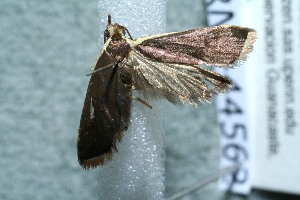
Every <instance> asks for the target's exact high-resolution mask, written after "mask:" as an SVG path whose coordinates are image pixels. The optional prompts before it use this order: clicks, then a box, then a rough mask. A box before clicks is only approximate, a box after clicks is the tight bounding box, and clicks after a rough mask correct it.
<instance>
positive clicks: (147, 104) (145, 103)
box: [132, 96, 152, 109]
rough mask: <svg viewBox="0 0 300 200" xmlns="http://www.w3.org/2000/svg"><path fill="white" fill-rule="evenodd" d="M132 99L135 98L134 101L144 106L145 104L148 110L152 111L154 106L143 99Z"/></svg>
mask: <svg viewBox="0 0 300 200" xmlns="http://www.w3.org/2000/svg"><path fill="white" fill-rule="evenodd" d="M132 98H133V99H134V100H137V101H139V102H141V103H142V104H144V105H145V106H147V107H148V108H150V109H152V106H151V105H150V104H149V103H148V102H146V101H145V100H143V99H141V98H139V97H136V96H132Z"/></svg>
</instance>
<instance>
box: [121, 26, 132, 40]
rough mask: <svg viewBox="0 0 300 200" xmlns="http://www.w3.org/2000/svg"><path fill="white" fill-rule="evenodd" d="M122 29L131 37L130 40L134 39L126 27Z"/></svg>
mask: <svg viewBox="0 0 300 200" xmlns="http://www.w3.org/2000/svg"><path fill="white" fill-rule="evenodd" d="M122 28H123V29H124V30H125V31H126V33H127V34H128V35H129V37H130V39H132V37H131V35H130V33H129V31H128V29H127V28H126V27H125V26H123V27H122ZM132 40H133V39H132Z"/></svg>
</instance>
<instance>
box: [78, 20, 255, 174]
mask: <svg viewBox="0 0 300 200" xmlns="http://www.w3.org/2000/svg"><path fill="white" fill-rule="evenodd" d="M126 35H128V37H126ZM255 39H256V32H255V30H253V29H250V28H244V27H239V26H232V25H222V26H215V27H208V28H198V29H193V30H188V31H184V32H173V33H166V34H158V35H151V36H146V37H142V38H138V39H136V40H133V39H132V37H131V35H130V33H129V31H128V30H127V28H125V27H124V26H122V25H119V24H117V23H115V24H112V23H111V17H110V15H109V16H108V24H107V27H106V30H105V32H104V47H103V49H102V51H101V52H100V55H99V58H98V60H97V62H96V64H95V66H94V67H93V68H92V71H91V73H90V74H91V79H90V82H89V86H88V89H87V94H86V98H85V101H84V106H83V110H82V115H81V120H80V127H79V130H78V143H77V148H78V160H79V163H80V165H82V167H83V168H85V169H88V168H93V167H97V166H98V165H103V164H105V163H106V162H107V161H108V160H110V159H111V158H112V155H113V153H114V152H116V151H117V142H120V140H121V138H122V134H123V132H124V131H126V130H127V128H128V126H129V125H130V109H131V104H132V100H133V99H134V100H137V101H140V102H141V103H143V104H144V105H145V106H148V107H151V106H150V105H149V104H148V103H147V101H145V100H147V99H166V100H168V101H169V102H171V103H173V104H177V103H190V104H193V105H199V104H201V102H204V101H209V100H210V99H211V98H212V97H213V96H214V95H215V94H217V93H222V92H225V91H227V90H228V89H229V88H230V87H231V85H232V82H231V80H229V79H228V78H226V77H223V76H222V75H220V74H218V73H216V72H213V71H210V70H208V69H206V68H204V67H203V66H217V67H223V68H228V67H232V66H234V65H237V64H238V63H239V61H241V60H245V59H246V57H247V54H248V53H249V52H250V51H251V50H252V48H253V43H254V41H255ZM201 66H202V67H201ZM132 90H137V91H138V94H140V95H141V97H142V98H140V97H134V96H132ZM144 99H145V100H144Z"/></svg>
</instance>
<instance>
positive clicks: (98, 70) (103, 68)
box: [86, 63, 115, 76]
mask: <svg viewBox="0 0 300 200" xmlns="http://www.w3.org/2000/svg"><path fill="white" fill-rule="evenodd" d="M113 66H115V63H112V64H109V65H107V66H105V67H101V68H99V69H96V70H92V71H91V72H89V73H88V74H86V75H87V76H91V75H93V74H95V73H97V72H100V71H102V70H105V69H107V68H110V67H113Z"/></svg>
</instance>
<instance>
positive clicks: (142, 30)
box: [99, 0, 166, 200]
mask: <svg viewBox="0 0 300 200" xmlns="http://www.w3.org/2000/svg"><path fill="white" fill-rule="evenodd" d="M150 4H151V6H149V5H150ZM165 4H166V3H165V1H161V0H122V1H114V0H100V3H99V13H100V19H101V25H100V27H102V28H103V27H105V25H106V23H107V21H106V19H107V14H108V13H109V14H111V16H112V23H115V22H117V23H118V24H121V25H123V26H125V27H127V29H128V30H129V32H130V34H131V36H132V37H133V38H138V37H140V36H143V35H149V34H154V33H161V32H163V31H164V29H165V18H166V17H165V6H166V5H165ZM149 103H150V104H152V105H153V107H154V108H153V109H152V110H150V109H149V108H147V107H145V106H144V105H141V104H140V103H139V102H136V101H134V103H133V108H132V119H131V126H130V128H129V130H128V131H126V132H125V133H124V137H123V139H122V141H121V143H119V144H118V150H119V152H118V153H117V154H115V155H114V157H113V160H112V161H111V162H109V163H107V164H106V165H105V166H104V167H103V168H102V169H101V170H100V176H99V180H100V190H99V193H100V199H112V200H113V199H163V195H164V188H165V186H164V179H165V178H164V177H165V176H164V156H163V155H164V148H163V133H164V132H163V129H162V123H161V120H160V119H159V117H158V115H157V113H158V112H159V109H160V106H159V104H158V103H156V104H154V102H149Z"/></svg>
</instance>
